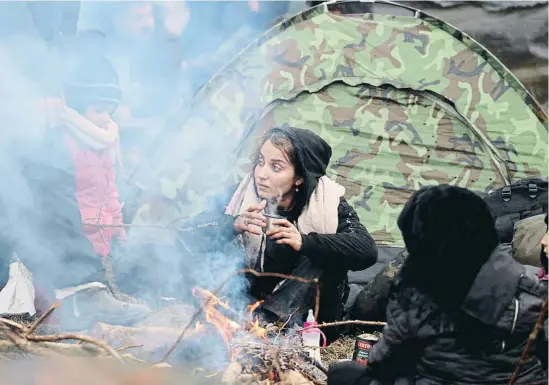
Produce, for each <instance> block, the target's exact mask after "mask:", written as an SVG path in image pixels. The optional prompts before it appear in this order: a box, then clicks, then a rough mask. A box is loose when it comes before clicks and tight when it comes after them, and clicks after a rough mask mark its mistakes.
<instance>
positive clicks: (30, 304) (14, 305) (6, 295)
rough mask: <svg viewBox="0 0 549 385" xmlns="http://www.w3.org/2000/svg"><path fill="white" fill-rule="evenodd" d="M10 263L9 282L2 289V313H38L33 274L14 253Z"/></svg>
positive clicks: (0, 292)
mask: <svg viewBox="0 0 549 385" xmlns="http://www.w3.org/2000/svg"><path fill="white" fill-rule="evenodd" d="M14 259H15V262H12V263H11V264H10V274H9V279H8V283H7V284H6V286H5V287H4V288H3V289H2V290H1V291H0V314H23V313H29V315H31V316H33V315H34V314H36V309H35V308H34V296H35V291H34V285H33V284H32V274H31V273H30V271H29V270H28V269H27V267H26V266H25V265H24V264H23V262H21V261H20V260H19V258H18V257H17V256H16V255H15V254H14Z"/></svg>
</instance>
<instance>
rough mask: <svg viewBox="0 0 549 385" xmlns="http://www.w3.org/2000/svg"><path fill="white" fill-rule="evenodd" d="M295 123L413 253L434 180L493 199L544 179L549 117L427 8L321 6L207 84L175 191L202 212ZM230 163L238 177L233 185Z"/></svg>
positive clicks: (179, 154) (169, 159) (164, 166)
mask: <svg viewBox="0 0 549 385" xmlns="http://www.w3.org/2000/svg"><path fill="white" fill-rule="evenodd" d="M283 125H291V126H294V127H300V128H307V129H310V130H312V131H314V132H316V133H318V134H319V135H320V136H322V137H323V138H324V139H325V140H327V141H328V143H329V144H330V145H331V146H332V148H333V157H332V164H331V165H330V168H329V172H328V175H329V176H330V177H332V178H334V179H335V180H337V181H338V182H340V183H341V184H343V185H344V186H345V187H346V189H347V193H346V198H347V199H348V200H349V201H350V202H351V204H352V205H353V206H354V207H355V209H356V210H357V211H358V213H359V216H360V218H361V220H362V222H363V223H364V224H365V225H366V227H367V228H368V230H369V231H370V232H371V233H372V234H373V236H374V238H375V240H376V241H377V242H378V243H380V244H384V245H390V246H398V247H400V246H402V239H401V237H400V232H399V231H398V228H397V226H396V218H397V216H398V214H399V212H400V210H401V208H402V205H403V203H404V202H405V201H406V200H407V199H408V198H409V197H410V195H411V194H412V192H413V191H415V190H417V189H418V188H419V187H421V186H422V185H426V184H438V183H450V184H454V185H459V186H463V187H468V188H470V189H472V190H474V191H477V192H479V193H485V192H487V191H489V190H492V189H496V188H499V187H501V186H503V185H504V184H506V183H508V182H511V181H516V180H518V179H522V178H525V177H532V176H539V175H544V176H546V170H547V115H546V113H545V112H544V111H543V110H542V109H541V108H540V107H539V105H538V104H537V103H536V101H535V100H533V98H532V97H531V96H530V95H529V93H528V92H527V91H526V90H525V89H524V87H523V86H522V85H521V84H520V82H519V81H518V80H517V79H516V78H515V77H514V76H513V75H512V74H511V73H510V72H509V71H508V70H507V69H506V68H505V67H504V66H503V65H502V64H501V63H500V62H499V61H498V60H497V59H496V58H495V57H493V56H492V55H491V54H489V53H488V52H487V51H486V50H484V49H483V48H482V47H481V46H480V45H479V44H478V43H476V42H475V41H474V40H472V39H471V38H469V37H468V36H466V35H465V34H463V33H461V32H459V31H458V30H456V29H454V28H452V27H451V26H449V25H447V24H445V23H443V22H441V21H440V20H437V19H435V18H432V17H429V16H427V15H425V14H423V13H421V12H419V11H418V12H416V17H404V16H392V15H386V14H361V15H345V16H343V15H336V14H333V13H330V12H329V11H328V8H327V6H326V5H325V4H322V5H320V6H318V7H315V8H313V9H310V10H307V11H305V12H303V13H301V14H299V15H297V16H295V17H293V18H291V19H289V20H287V21H285V22H283V23H281V24H279V25H278V26H276V27H274V28H273V29H271V30H270V31H269V32H267V33H266V34H265V35H263V36H262V37H261V38H260V39H259V40H258V41H256V42H255V43H254V44H252V45H251V46H249V47H248V48H247V49H246V50H244V51H243V52H242V53H241V54H240V55H239V56H238V57H237V58H236V59H235V60H233V61H232V62H231V63H229V65H228V66H227V67H225V68H224V69H223V70H222V71H221V72H220V73H218V75H217V76H215V77H214V78H213V79H212V80H211V81H210V82H209V83H208V84H207V85H206V86H205V87H204V88H203V89H202V91H201V92H200V93H199V94H198V96H197V98H196V99H195V101H194V103H193V105H192V108H191V110H190V113H189V116H188V119H187V120H186V122H185V123H184V124H183V128H182V130H181V131H180V134H179V137H176V138H173V140H172V141H171V143H172V148H171V149H170V150H168V152H166V151H165V149H163V150H162V152H163V154H164V155H165V156H164V159H165V161H164V162H162V163H160V164H159V165H158V167H159V173H160V175H161V179H162V181H163V182H162V185H163V188H162V192H163V194H164V196H165V197H167V198H170V199H172V200H174V201H176V202H177V204H178V208H177V210H178V211H180V213H181V214H182V215H185V216H188V215H192V214H193V213H196V212H198V211H200V210H201V209H202V207H203V205H202V206H201V205H200V204H198V200H197V199H198V198H203V197H204V196H205V195H214V194H216V193H219V192H220V191H222V190H223V189H224V188H226V187H227V186H228V185H230V184H232V183H236V182H237V181H238V179H239V178H240V177H241V176H242V175H243V174H244V173H245V172H248V171H249V170H251V164H250V161H249V155H250V153H251V151H253V149H254V147H255V146H254V144H255V140H256V139H257V138H258V137H259V136H260V135H261V134H262V133H264V132H265V131H266V130H268V129H269V128H271V127H274V126H283ZM191 145H192V148H191ZM228 159H231V160H230V161H229V162H228V163H227V160H228ZM209 162H211V163H212V164H210V163H209ZM216 163H217V164H216ZM227 164H229V165H230V166H231V167H232V171H233V173H231V176H232V179H231V180H230V181H227V182H226V183H221V181H224V179H222V178H223V174H224V173H226V171H227V169H226V168H224V167H225V166H226V165H227ZM182 197H184V199H183V198H182ZM185 202H187V203H185ZM191 202H192V203H191ZM172 214H173V213H172ZM137 219H139V218H137Z"/></svg>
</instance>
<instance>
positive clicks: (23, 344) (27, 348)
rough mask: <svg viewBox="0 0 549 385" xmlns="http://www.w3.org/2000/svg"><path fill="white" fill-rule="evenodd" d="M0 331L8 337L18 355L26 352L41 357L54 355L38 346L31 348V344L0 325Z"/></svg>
mask: <svg viewBox="0 0 549 385" xmlns="http://www.w3.org/2000/svg"><path fill="white" fill-rule="evenodd" d="M0 330H2V332H3V333H4V334H5V335H6V337H8V339H9V340H10V341H11V342H12V344H13V346H14V347H17V348H18V349H19V353H21V352H26V353H31V354H35V355H42V356H51V355H55V353H54V352H52V351H48V350H47V349H44V348H42V347H39V346H33V344H31V343H30V342H29V341H28V340H26V339H25V338H23V337H20V336H18V335H17V334H15V333H14V332H12V331H11V330H10V328H8V327H7V326H6V325H4V324H2V325H0Z"/></svg>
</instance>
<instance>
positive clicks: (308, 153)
mask: <svg viewBox="0 0 549 385" xmlns="http://www.w3.org/2000/svg"><path fill="white" fill-rule="evenodd" d="M276 130H280V131H282V132H283V133H284V134H285V135H286V136H287V137H288V138H289V139H290V141H291V142H292V144H293V146H294V149H295V155H296V162H295V163H296V164H295V167H296V173H297V174H298V175H300V176H302V178H303V180H304V181H303V184H302V186H300V189H299V191H298V192H297V195H296V204H295V206H294V208H293V209H292V210H290V211H289V212H287V213H280V214H281V215H284V216H285V217H286V218H287V219H288V220H289V221H290V222H294V223H295V222H296V221H297V218H298V217H299V215H300V214H301V212H302V211H303V209H304V208H305V207H306V204H307V202H308V200H309V198H310V197H311V195H312V193H313V191H314V189H315V188H316V186H317V184H318V179H319V178H320V177H322V176H324V175H326V168H327V167H328V164H329V161H330V158H331V155H332V149H331V148H330V146H329V145H328V143H326V141H324V140H323V139H322V138H320V137H319V136H318V135H316V134H314V133H313V132H311V131H308V130H304V129H296V128H283V129H276ZM234 190H236V188H235V189H234ZM234 190H231V196H232V193H234ZM229 199H230V197H229ZM227 202H228V200H227V199H224V200H223V204H221V205H220V207H218V208H217V209H216V210H214V211H208V212H207V213H204V214H201V215H200V216H198V217H196V218H194V219H193V220H191V221H189V222H188V223H187V224H186V226H187V228H191V227H193V226H194V227H197V228H198V227H199V226H201V227H200V231H199V232H193V233H196V236H197V237H200V238H203V239H204V238H205V239H207V240H208V241H203V242H192V245H194V247H200V248H201V249H200V250H195V251H196V252H201V251H209V250H211V249H212V248H222V247H223V244H224V243H226V242H230V241H231V240H232V239H234V238H235V237H236V235H237V234H236V233H235V231H234V228H233V223H234V220H235V218H234V217H231V216H227V215H223V216H220V215H219V211H220V210H222V207H223V205H224V204H226V203H227ZM223 211H224V210H223ZM338 219H339V221H338V228H337V232H336V234H317V233H310V234H307V235H302V239H303V245H302V248H301V250H300V251H299V252H296V251H294V250H293V249H292V248H291V247H290V246H287V245H278V244H276V243H275V242H273V241H271V240H267V244H266V251H265V265H264V268H265V271H269V272H279V273H286V274H289V273H290V272H291V271H292V270H293V268H294V267H295V265H296V263H297V262H298V260H299V257H301V256H305V257H307V258H309V259H310V260H311V261H312V262H313V264H314V265H316V266H319V267H321V268H322V269H323V270H326V271H330V273H331V275H334V276H340V277H341V279H345V277H346V274H347V272H348V271H349V270H351V271H358V270H363V269H366V268H368V267H370V266H372V265H373V264H375V263H376V261H377V247H376V245H375V242H374V240H373V239H372V237H371V236H370V234H369V233H368V231H367V230H366V228H365V227H364V225H363V224H361V223H360V219H359V217H358V215H357V213H356V211H355V210H354V209H353V208H352V207H351V206H350V205H349V203H347V201H346V200H345V199H344V198H341V203H340V205H339V208H338ZM203 223H207V224H209V225H208V226H202V224H203ZM204 248H205V249H204ZM276 283H277V280H276V279H273V280H265V282H264V284H263V285H261V286H262V287H260V288H257V294H258V295H259V296H261V295H260V294H259V293H262V294H266V293H268V292H270V291H271V290H272V289H273V288H274V286H275V285H276Z"/></svg>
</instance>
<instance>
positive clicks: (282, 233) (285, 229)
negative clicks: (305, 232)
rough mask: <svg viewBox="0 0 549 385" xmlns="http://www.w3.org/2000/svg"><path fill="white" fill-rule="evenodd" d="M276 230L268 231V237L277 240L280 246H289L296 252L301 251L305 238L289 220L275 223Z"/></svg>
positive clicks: (278, 220) (280, 220)
mask: <svg viewBox="0 0 549 385" xmlns="http://www.w3.org/2000/svg"><path fill="white" fill-rule="evenodd" d="M273 226H276V227H275V228H274V229H271V230H269V231H267V236H268V237H269V238H271V239H276V240H277V241H276V243H278V244H279V245H289V246H290V247H291V248H292V249H294V250H295V251H299V250H301V246H303V238H302V237H301V233H300V232H299V230H298V229H297V228H296V227H295V226H294V225H293V224H292V223H291V222H290V221H288V220H287V219H277V220H274V221H273Z"/></svg>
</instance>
